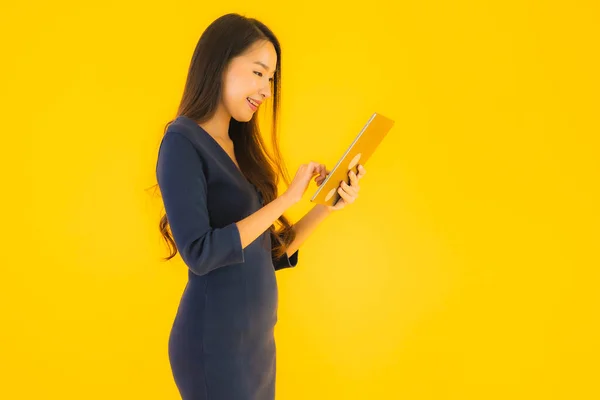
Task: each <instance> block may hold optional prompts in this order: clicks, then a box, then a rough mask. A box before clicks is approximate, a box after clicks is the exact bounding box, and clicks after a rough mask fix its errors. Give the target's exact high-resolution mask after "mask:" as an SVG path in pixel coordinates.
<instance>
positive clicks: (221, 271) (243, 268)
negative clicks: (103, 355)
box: [156, 14, 365, 400]
mask: <svg viewBox="0 0 600 400" xmlns="http://www.w3.org/2000/svg"><path fill="white" fill-rule="evenodd" d="M280 80H281V50H280V46H279V42H278V40H277V39H276V37H275V35H274V34H273V33H272V32H271V31H270V30H269V29H268V28H267V27H266V26H265V25H264V24H262V23H260V22H259V21H257V20H255V19H249V18H246V17H243V16H241V15H238V14H228V15H224V16H222V17H220V18H218V19H217V20H215V21H214V22H213V23H212V24H211V25H210V26H209V27H208V28H207V29H206V31H205V32H204V33H203V34H202V36H201V37H200V40H199V42H198V44H197V46H196V49H195V52H194V55H193V57H192V60H191V65H190V68H189V72H188V77H187V82H186V85H185V89H184V93H183V98H182V101H181V104H180V106H179V110H178V113H177V115H178V117H177V118H176V119H175V120H173V121H170V122H169V124H167V128H166V131H165V134H164V136H163V138H162V141H161V144H160V149H159V152H158V161H157V165H156V176H157V180H158V185H159V188H160V192H161V195H162V198H163V202H164V206H165V211H166V215H165V216H163V218H162V219H161V223H160V229H161V233H162V235H163V236H164V238H165V240H166V241H167V244H168V245H169V246H171V248H172V251H171V254H170V256H169V257H167V259H170V258H172V257H174V256H175V254H176V253H177V250H178V249H179V252H180V254H181V257H182V259H183V261H184V262H185V264H186V265H187V267H188V282H187V285H186V287H185V290H184V292H183V295H182V298H181V302H180V305H179V308H178V310H177V315H176V317H175V320H174V322H173V326H172V330H171V334H170V337H169V360H170V364H171V368H172V371H173V376H174V379H175V383H176V385H177V387H178V389H179V391H180V393H181V396H182V397H183V399H186V400H187V399H213V400H222V399H224V400H225V399H226V400H245V399H253V400H254V399H256V400H267V399H274V397H275V341H274V335H273V333H274V327H275V323H276V322H277V281H276V278H275V270H278V269H282V268H289V267H294V266H295V265H296V264H297V262H298V247H299V246H300V244H301V243H302V242H303V241H304V240H305V239H306V238H307V236H308V235H309V234H310V233H311V231H312V230H313V229H314V228H315V227H316V225H317V224H318V223H319V222H320V221H322V219H323V218H324V217H325V216H326V215H328V214H329V213H331V212H332V211H334V210H338V209H341V208H343V207H344V205H345V204H348V203H352V202H353V201H354V199H355V198H356V196H357V195H358V184H357V182H358V179H359V178H360V177H362V175H363V174H364V173H365V171H364V168H362V166H359V175H358V176H356V175H355V174H353V173H350V178H351V182H352V183H351V185H342V187H340V189H339V190H338V191H339V192H340V195H341V197H342V200H340V201H338V203H337V204H336V205H335V207H329V206H322V205H317V206H315V208H313V209H312V210H311V211H310V212H309V213H308V214H307V215H306V216H305V217H304V218H302V220H300V221H299V222H298V223H297V224H295V225H294V226H293V227H292V226H291V224H290V223H289V221H288V220H287V219H286V218H285V217H284V216H283V213H284V212H285V211H286V210H287V209H288V208H289V207H291V206H292V205H294V204H296V203H297V202H298V201H300V200H301V198H302V195H303V194H304V192H305V191H306V188H307V186H308V184H309V183H310V180H311V179H312V177H313V176H315V175H318V176H316V178H315V181H316V182H317V184H319V185H320V184H321V183H322V182H323V180H324V179H325V177H326V175H327V173H328V171H327V170H326V169H325V166H324V165H322V164H318V163H315V162H310V163H308V164H304V165H301V166H300V168H299V169H298V171H297V172H296V175H295V177H294V179H293V181H292V182H291V183H289V179H287V178H286V183H288V189H287V190H286V191H285V193H284V194H282V195H280V196H277V183H278V179H279V176H280V175H282V176H284V177H285V176H286V173H285V168H284V167H283V163H282V162H281V157H280V155H279V149H278V146H277V136H276V132H275V128H276V122H277V109H278V106H279V102H280V100H279V93H280ZM271 96H272V99H271V100H272V106H273V114H272V116H273V117H272V118H273V121H272V126H273V141H272V143H273V153H274V154H275V155H274V156H272V155H269V154H267V152H266V151H265V145H264V142H263V140H262V138H261V135H260V132H259V128H258V122H257V114H256V111H257V109H258V108H259V107H260V106H261V103H263V102H264V101H265V100H267V99H269V98H271ZM263 107H264V106H263ZM275 168H277V171H276V170H275ZM277 221H278V222H279V224H280V225H281V227H282V228H281V229H280V230H279V231H275V226H274V223H275V222H277ZM169 231H170V232H169ZM171 233H172V236H171Z"/></svg>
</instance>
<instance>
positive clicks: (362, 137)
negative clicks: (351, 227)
mask: <svg viewBox="0 0 600 400" xmlns="http://www.w3.org/2000/svg"><path fill="white" fill-rule="evenodd" d="M393 125H394V121H393V120H391V119H389V118H387V117H384V116H383V115H381V114H378V113H374V114H373V115H372V116H371V118H369V120H368V121H367V123H366V124H365V126H364V127H363V129H362V130H361V131H360V132H359V134H358V135H357V136H356V138H355V139H354V141H353V142H352V143H351V144H350V146H349V147H348V149H347V150H346V152H345V153H344V154H343V155H342V157H341V158H340V159H339V161H338V162H337V164H336V165H335V167H333V169H332V170H331V171H330V172H329V174H328V175H327V177H326V178H325V180H324V181H323V182H322V183H321V184H320V185H319V188H318V189H317V191H316V192H315V194H314V195H313V196H312V198H311V199H310V201H312V202H314V203H318V204H324V205H328V206H334V205H335V204H336V203H337V201H338V200H339V199H340V198H341V196H340V194H339V193H338V188H339V187H340V184H341V182H342V181H345V182H346V183H348V184H349V183H350V178H349V177H348V174H349V171H350V170H353V169H354V173H355V174H357V175H358V174H359V172H360V171H359V170H358V168H356V167H357V165H358V164H360V165H363V166H364V165H365V164H366V162H367V160H368V159H369V158H370V157H371V155H372V154H373V152H374V151H375V149H376V148H377V146H378V145H379V144H380V143H381V141H382V140H383V138H384V137H385V136H386V135H387V133H388V132H389V131H390V129H391V128H392V126H393Z"/></svg>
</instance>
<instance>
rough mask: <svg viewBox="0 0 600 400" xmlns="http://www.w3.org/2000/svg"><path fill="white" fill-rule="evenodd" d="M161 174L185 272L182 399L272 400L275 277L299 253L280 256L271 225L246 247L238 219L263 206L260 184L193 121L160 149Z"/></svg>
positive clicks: (176, 368) (176, 128)
mask: <svg viewBox="0 0 600 400" xmlns="http://www.w3.org/2000/svg"><path fill="white" fill-rule="evenodd" d="M156 177H157V180H158V184H159V187H160V191H161V195H162V199H163V202H164V207H165V211H166V214H167V218H168V220H169V224H170V227H171V232H172V234H173V238H174V240H175V244H176V245H177V248H178V250H179V253H180V255H181V258H182V259H183V261H184V262H185V264H186V265H187V267H188V280H187V284H186V286H185V289H184V291H183V294H182V297H181V301H180V304H179V307H178V309H177V314H176V316H175V319H174V322H173V326H172V329H171V333H170V336H169V348H168V350H169V361H170V364H171V369H172V372H173V377H174V379H175V383H176V385H177V387H178V389H179V392H180V394H181V396H182V398H183V399H184V400H192V399H194V400H200V399H202V400H205V399H208V400H272V399H274V398H275V340H274V327H275V324H276V322H277V300H278V293H277V280H276V278H275V271H276V270H279V269H282V268H289V267H294V266H296V264H297V262H298V251H296V252H295V253H294V254H293V255H292V256H291V257H288V256H287V255H286V254H284V255H283V256H282V257H280V258H278V259H277V258H275V257H274V255H273V253H272V245H273V240H274V238H273V235H272V234H271V233H270V231H269V230H266V231H265V232H263V234H261V236H259V237H258V238H257V239H256V240H254V241H253V242H252V243H251V244H250V245H248V246H247V247H246V248H244V249H242V245H241V239H240V234H239V231H238V229H237V225H236V224H235V222H237V221H240V220H242V219H244V218H245V217H247V216H248V215H250V214H252V213H254V212H255V211H257V210H259V209H260V208H261V207H262V206H263V205H264V201H263V199H262V196H261V194H260V192H259V191H258V189H257V188H256V187H255V186H254V185H252V184H251V183H250V182H249V181H248V180H247V179H246V178H245V176H244V175H243V174H242V172H241V171H240V170H239V169H238V167H237V166H236V164H235V163H234V162H233V160H232V159H231V158H230V157H229V155H228V154H227V152H226V151H225V150H224V149H223V148H222V147H221V146H220V145H219V143H218V142H217V141H216V140H215V139H214V138H213V137H212V136H210V134H208V132H206V131H205V130H204V129H202V128H201V127H200V126H199V125H198V124H196V122H194V121H193V120H192V119H190V118H188V117H185V116H179V117H177V118H176V119H175V121H174V122H173V123H171V125H169V127H168V128H167V132H166V133H165V135H164V137H163V139H162V141H161V143H160V148H159V151H158V161H157V165H156Z"/></svg>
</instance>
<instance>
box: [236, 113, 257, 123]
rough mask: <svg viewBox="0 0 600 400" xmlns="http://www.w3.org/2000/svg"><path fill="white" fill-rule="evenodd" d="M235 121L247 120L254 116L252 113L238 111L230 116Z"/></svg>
mask: <svg viewBox="0 0 600 400" xmlns="http://www.w3.org/2000/svg"><path fill="white" fill-rule="evenodd" d="M232 117H233V119H235V120H236V121H237V122H249V121H250V120H252V117H254V113H243V114H242V113H240V114H237V115H233V116H232Z"/></svg>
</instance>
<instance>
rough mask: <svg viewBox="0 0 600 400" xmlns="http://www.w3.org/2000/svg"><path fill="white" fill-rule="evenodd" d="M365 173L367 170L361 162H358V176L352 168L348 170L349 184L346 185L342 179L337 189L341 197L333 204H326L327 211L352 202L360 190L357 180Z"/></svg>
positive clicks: (340, 207) (339, 208)
mask: <svg viewBox="0 0 600 400" xmlns="http://www.w3.org/2000/svg"><path fill="white" fill-rule="evenodd" d="M366 173H367V171H366V170H365V167H363V166H362V165H361V164H358V176H357V175H356V174H355V173H354V170H350V172H348V176H349V177H350V185H348V184H347V183H346V181H342V183H341V184H340V187H339V188H338V190H337V191H338V193H339V194H340V196H341V199H339V200H338V201H337V203H335V206H326V207H327V209H328V210H329V211H337V210H341V209H342V208H344V207H346V204H352V203H354V202H355V201H356V198H357V197H358V191H359V190H360V186H359V185H358V181H359V180H361V179H362V177H363V176H365V174H366Z"/></svg>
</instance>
